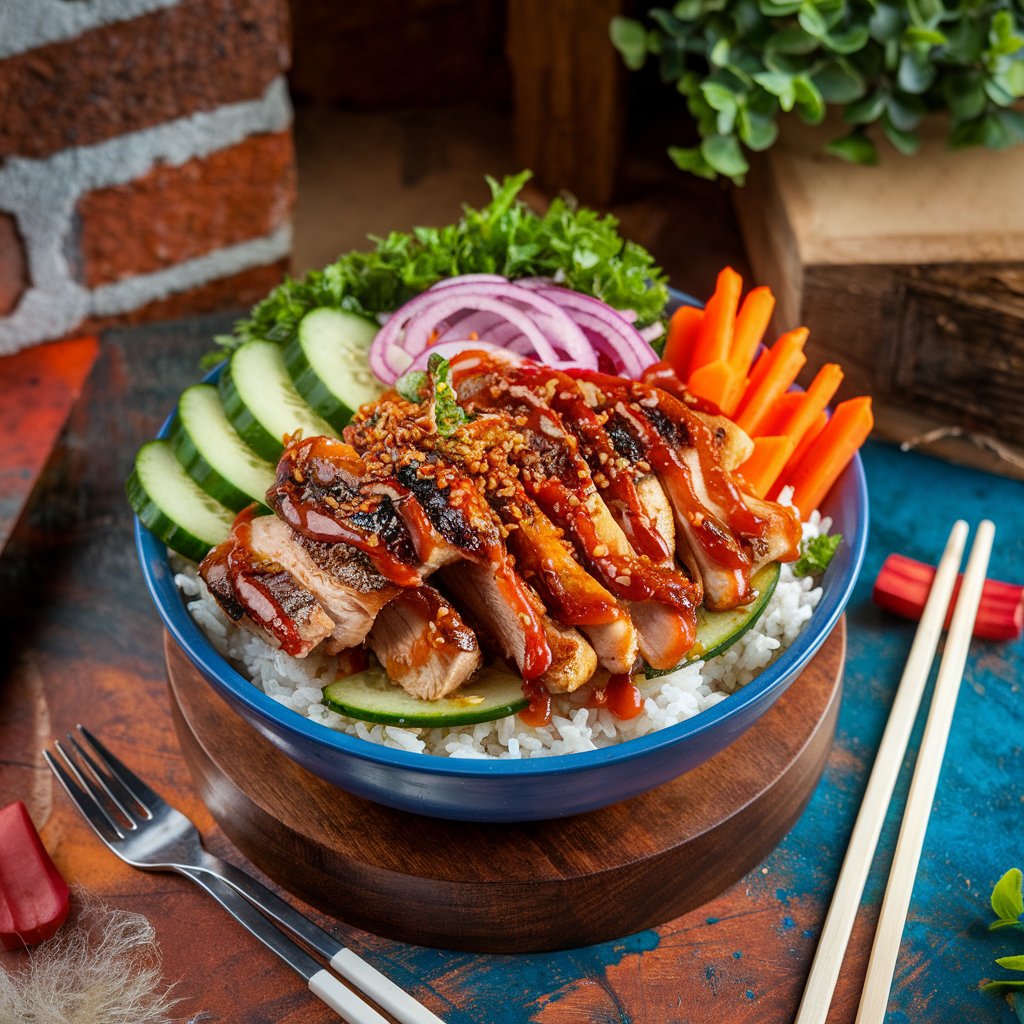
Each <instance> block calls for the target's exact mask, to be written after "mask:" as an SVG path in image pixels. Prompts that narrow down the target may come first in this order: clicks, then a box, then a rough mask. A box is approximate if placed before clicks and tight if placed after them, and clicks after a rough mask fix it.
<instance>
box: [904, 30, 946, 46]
mask: <svg viewBox="0 0 1024 1024" xmlns="http://www.w3.org/2000/svg"><path fill="white" fill-rule="evenodd" d="M903 40H904V42H907V43H918V44H924V45H927V46H944V45H945V44H946V36H945V34H944V33H943V32H940V31H939V30H938V29H937V28H924V27H923V26H921V25H911V26H909V27H908V28H907V30H906V31H905V32H904V33H903Z"/></svg>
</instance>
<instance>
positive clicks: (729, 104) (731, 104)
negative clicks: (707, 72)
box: [700, 82, 736, 113]
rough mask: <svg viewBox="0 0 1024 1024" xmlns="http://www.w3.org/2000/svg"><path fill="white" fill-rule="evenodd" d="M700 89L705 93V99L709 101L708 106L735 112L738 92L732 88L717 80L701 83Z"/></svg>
mask: <svg viewBox="0 0 1024 1024" xmlns="http://www.w3.org/2000/svg"><path fill="white" fill-rule="evenodd" d="M700 91H701V92H702V93H703V94H704V99H706V100H707V101H708V106H710V107H712V108H713V109H715V110H719V111H733V112H734V113H735V111H736V93H734V92H733V91H732V89H727V88H726V87H725V86H724V85H719V84H718V83H717V82H704V83H702V84H701V87H700Z"/></svg>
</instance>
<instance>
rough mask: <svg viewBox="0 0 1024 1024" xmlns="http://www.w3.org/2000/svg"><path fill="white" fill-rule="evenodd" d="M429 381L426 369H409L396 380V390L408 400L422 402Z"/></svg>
mask: <svg viewBox="0 0 1024 1024" xmlns="http://www.w3.org/2000/svg"><path fill="white" fill-rule="evenodd" d="M429 381H430V378H429V377H428V376H427V373H426V371H425V370H408V371H407V372H405V373H403V374H402V376H401V377H399V378H398V380H396V381H395V390H396V391H397V392H398V393H399V394H400V395H401V396H402V398H404V399H405V400H406V401H407V402H422V401H423V394H424V388H426V387H427V385H428V383H429Z"/></svg>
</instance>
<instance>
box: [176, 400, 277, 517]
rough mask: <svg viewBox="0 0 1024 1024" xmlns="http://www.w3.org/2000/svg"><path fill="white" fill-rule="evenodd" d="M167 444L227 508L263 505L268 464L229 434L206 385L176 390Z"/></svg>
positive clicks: (271, 469)
mask: <svg viewBox="0 0 1024 1024" xmlns="http://www.w3.org/2000/svg"><path fill="white" fill-rule="evenodd" d="M171 448H172V449H173V450H174V454H175V455H176V456H177V459H178V461H179V462H180V463H181V464H182V465H183V466H184V467H185V471H186V472H187V473H188V475H189V476H190V477H192V479H193V480H195V482H196V483H197V484H199V486H200V487H202V489H203V490H204V491H206V493H207V494H209V495H210V497H211V498H214V499H215V500H216V501H219V502H220V503H221V504H222V505H224V506H226V507H227V508H229V509H231V510H232V511H233V512H239V511H241V510H242V509H243V508H245V507H246V505H251V504H252V503H253V502H254V501H256V502H259V503H260V504H261V505H266V500H267V488H268V487H270V485H271V484H273V482H274V467H273V465H271V463H269V462H267V461H266V460H265V459H261V458H260V457H259V456H258V455H257V454H256V453H255V452H254V451H253V450H252V449H251V448H250V447H249V446H248V445H247V444H246V443H245V442H244V441H243V440H242V439H241V438H240V437H239V436H238V434H237V433H236V432H235V430H234V428H233V427H232V426H231V424H230V423H229V422H228V418H227V416H225V415H224V408H223V406H221V404H220V397H219V395H218V394H217V389H216V388H215V387H214V386H213V385H212V384H196V385H194V386H193V387H190V388H187V389H186V390H185V391H184V392H183V393H182V396H181V398H180V399H179V401H178V416H177V419H176V420H175V423H174V428H173V430H172V431H171Z"/></svg>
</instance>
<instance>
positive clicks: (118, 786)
mask: <svg viewBox="0 0 1024 1024" xmlns="http://www.w3.org/2000/svg"><path fill="white" fill-rule="evenodd" d="M67 738H68V743H70V744H71V746H73V747H74V748H75V752H76V753H77V754H78V757H79V758H80V760H81V761H82V762H84V763H85V765H86V767H88V769H89V774H90V775H91V776H92V777H93V778H94V779H95V780H96V782H97V783H98V784H99V786H100V788H101V789H102V790H103V792H104V793H106V794H107V797H108V798H109V800H110V802H111V803H112V804H113V805H114V806H115V807H116V808H117V809H118V810H119V811H120V812H121V813H122V814H123V815H124V816H125V818H127V820H128V822H129V824H130V825H132V827H136V826H137V825H138V823H139V822H138V819H139V817H140V816H145V817H146V818H151V817H153V815H152V814H150V813H149V811H148V810H146V809H145V808H143V815H140V814H139V812H138V811H134V810H132V809H131V808H130V807H129V806H128V805H131V804H136V805H137V803H138V802H137V801H136V800H135V798H134V797H133V796H132V794H131V793H130V792H129V791H128V790H127V789H126V788H125V786H124V785H122V783H121V782H120V780H119V779H118V778H117V777H116V776H114V775H111V774H110V773H109V772H106V771H104V770H103V769H102V768H101V767H100V766H99V765H98V764H97V763H96V762H95V761H94V760H93V758H92V756H91V755H90V754H89V751H87V750H86V749H85V747H83V746H82V745H81V744H80V743H79V742H78V740H76V739H75V737H74V736H73V735H72V734H71V733H68V737H67ZM90 789H92V790H93V793H94V795H95V786H90Z"/></svg>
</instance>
